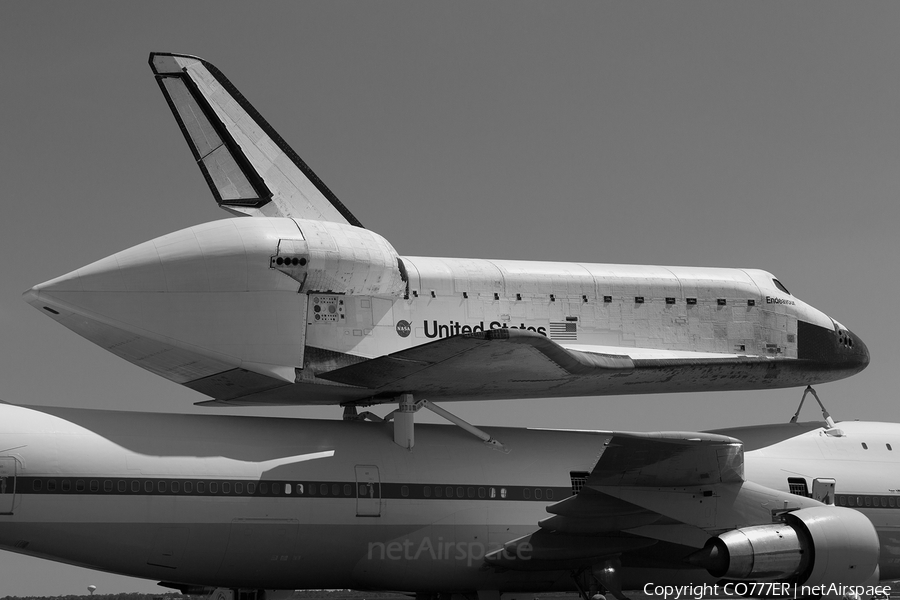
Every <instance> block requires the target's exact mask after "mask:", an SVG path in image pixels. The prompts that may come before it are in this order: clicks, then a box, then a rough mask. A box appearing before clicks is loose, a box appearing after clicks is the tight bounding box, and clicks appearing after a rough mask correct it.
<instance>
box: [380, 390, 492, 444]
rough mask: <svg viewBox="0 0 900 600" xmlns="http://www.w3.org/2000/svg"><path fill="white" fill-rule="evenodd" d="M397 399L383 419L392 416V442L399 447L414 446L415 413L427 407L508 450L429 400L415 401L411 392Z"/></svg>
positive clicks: (488, 435)
mask: <svg viewBox="0 0 900 600" xmlns="http://www.w3.org/2000/svg"><path fill="white" fill-rule="evenodd" d="M398 400H399V403H400V406H399V407H397V410H395V411H394V412H392V413H391V414H389V415H388V416H387V417H386V418H385V420H386V421H387V420H390V419H391V418H393V420H394V443H395V444H397V445H398V446H400V447H401V448H406V449H407V450H412V448H413V446H415V443H416V441H415V415H416V413H417V412H418V411H419V409H422V408H427V409H428V410H430V411H431V412H433V413H434V414H436V415H438V416H439V417H443V418H444V419H447V420H448V421H450V422H451V423H453V424H454V425H456V426H457V427H460V428H461V429H463V430H464V431H467V432H469V433H471V434H472V435H474V436H475V437H477V438H478V439H480V440H481V441H482V442H484V443H485V444H487V445H488V446H490V447H491V448H493V449H494V450H499V451H501V452H503V453H508V452H509V448H507V447H506V446H504V445H503V444H502V443H500V441H498V440H496V439H494V438H493V437H491V435H490V434H488V433H486V432H485V431H483V430H481V429H479V428H478V427H475V426H474V425H472V424H471V423H468V422H466V421H464V420H463V419H461V418H459V417H457V416H456V415H454V414H453V413H451V412H449V411H447V410H445V409H443V408H441V407H440V406H438V405H437V404H435V403H434V402H429V401H428V400H419V401H418V402H416V401H415V399H414V398H413V395H412V394H401V395H400V396H399V397H398Z"/></svg>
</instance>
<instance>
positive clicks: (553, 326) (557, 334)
mask: <svg viewBox="0 0 900 600" xmlns="http://www.w3.org/2000/svg"><path fill="white" fill-rule="evenodd" d="M550 339H551V340H577V339H578V323H576V322H574V321H556V322H554V321H550Z"/></svg>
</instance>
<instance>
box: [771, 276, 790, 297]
mask: <svg viewBox="0 0 900 600" xmlns="http://www.w3.org/2000/svg"><path fill="white" fill-rule="evenodd" d="M772 283H774V284H775V287H777V288H778V289H779V290H781V291H782V292H784V293H785V294H788V295H789V296H790V295H793V294H791V293H790V292H789V291H788V289H787V288H786V287H784V284H783V283H781V282H780V281H778V280H777V279H773V280H772Z"/></svg>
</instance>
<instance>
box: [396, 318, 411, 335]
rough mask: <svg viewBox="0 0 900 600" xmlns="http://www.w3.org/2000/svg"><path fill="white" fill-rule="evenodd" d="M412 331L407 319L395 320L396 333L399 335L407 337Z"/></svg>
mask: <svg viewBox="0 0 900 600" xmlns="http://www.w3.org/2000/svg"><path fill="white" fill-rule="evenodd" d="M410 333H412V326H411V325H410V324H409V321H397V335H399V336H400V337H409V334H410Z"/></svg>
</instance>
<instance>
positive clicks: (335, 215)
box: [150, 52, 362, 227]
mask: <svg viewBox="0 0 900 600" xmlns="http://www.w3.org/2000/svg"><path fill="white" fill-rule="evenodd" d="M150 68H151V69H153V73H154V75H156V81H157V83H158V84H159V87H160V89H161V90H162V92H163V95H164V96H165V98H166V101H167V102H168V104H169V108H171V109H172V114H174V115H175V119H176V120H177V121H178V125H179V127H181V131H182V133H183V134H184V137H185V139H186V140H187V142H188V146H190V148H191V152H192V153H193V154H194V158H195V160H196V161H197V164H198V165H199V167H200V170H201V171H202V173H203V176H204V178H206V182H207V184H208V185H209V188H210V190H211V191H212V193H213V196H215V198H216V202H218V203H219V206H221V207H222V208H224V209H225V210H227V211H229V212H232V213H235V214H240V215H250V216H267V217H295V218H301V219H313V220H319V221H334V222H338V223H348V224H350V225H355V226H357V227H362V224H361V223H360V222H359V220H357V218H356V217H354V216H353V214H352V213H351V212H350V211H349V210H347V208H346V207H345V206H344V205H343V204H342V203H341V201H340V200H338V198H337V196H335V195H334V193H333V192H332V191H331V190H330V189H328V186H326V185H325V184H324V183H323V182H322V180H321V179H319V178H318V176H316V174H315V173H314V172H313V171H312V169H310V168H309V166H308V165H307V164H306V163H305V162H303V160H302V159H301V158H300V157H299V156H297V154H296V153H295V152H294V151H293V150H292V149H291V147H290V146H288V144H287V143H286V142H285V141H284V140H283V139H282V138H281V136H280V135H278V133H277V132H276V131H275V130H274V129H272V126H271V125H269V124H268V122H266V120H265V119H264V118H263V117H262V116H261V115H260V114H259V113H258V112H257V111H256V109H255V108H253V106H252V105H251V104H250V103H249V102H248V101H247V99H246V98H244V96H243V95H242V94H241V93H240V92H239V91H238V90H237V88H235V87H234V85H232V83H231V82H230V81H228V79H227V78H226V77H225V76H224V75H223V74H222V73H221V71H219V70H218V69H217V68H216V67H214V66H213V65H211V64H209V63H208V62H206V61H205V60H203V59H201V58H197V57H194V56H188V55H184V54H168V53H162V52H154V53H152V54H150Z"/></svg>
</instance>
